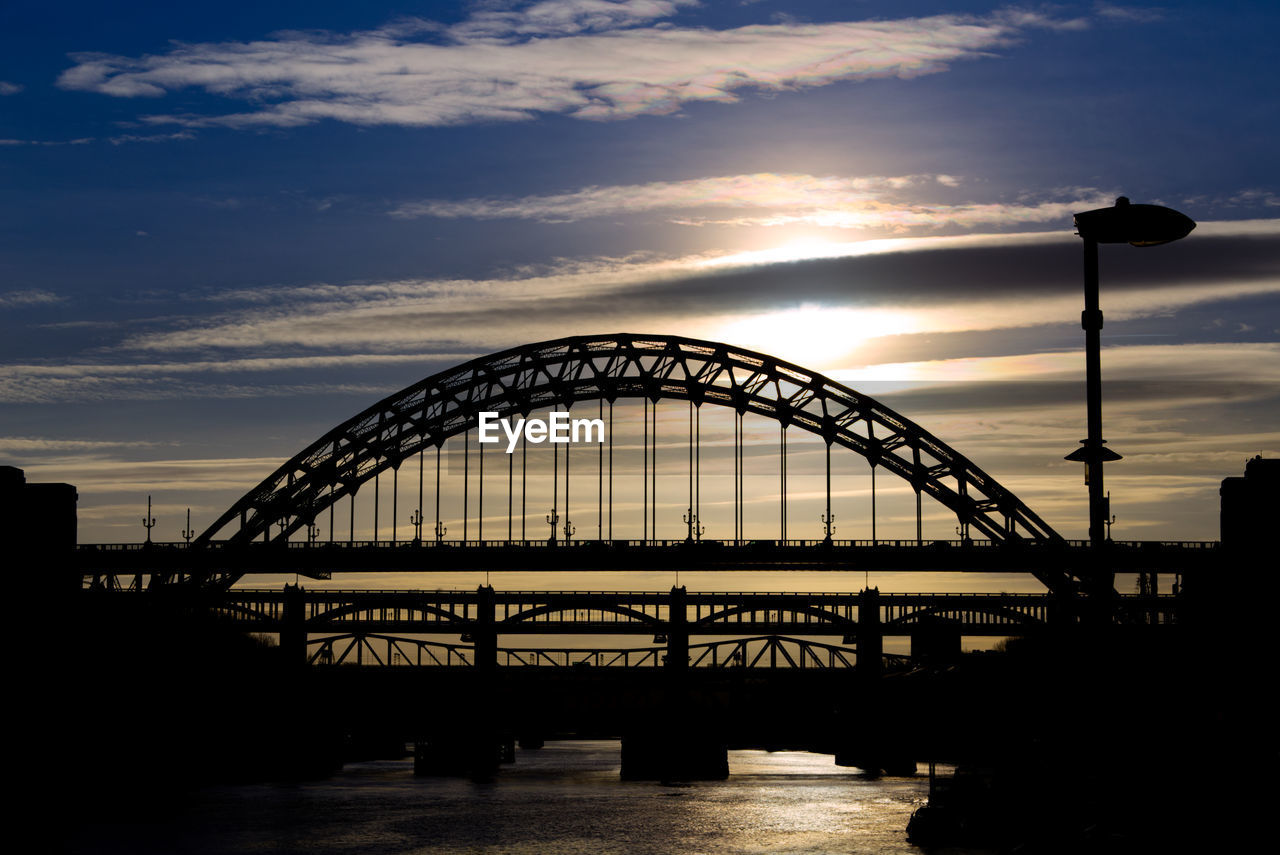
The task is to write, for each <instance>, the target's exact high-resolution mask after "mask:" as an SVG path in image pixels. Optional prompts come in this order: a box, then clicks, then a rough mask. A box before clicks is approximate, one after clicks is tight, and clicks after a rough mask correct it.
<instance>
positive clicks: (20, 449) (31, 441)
mask: <svg viewBox="0 0 1280 855" xmlns="http://www.w3.org/2000/svg"><path fill="white" fill-rule="evenodd" d="M156 445H159V443H155V442H142V441H139V442H116V441H110V440H94V439H49V438H45V437H27V436H0V454H8V455H18V454H22V455H27V454H50V453H56V452H64V451H104V450H107V449H118V448H151V447H154V446H156Z"/></svg>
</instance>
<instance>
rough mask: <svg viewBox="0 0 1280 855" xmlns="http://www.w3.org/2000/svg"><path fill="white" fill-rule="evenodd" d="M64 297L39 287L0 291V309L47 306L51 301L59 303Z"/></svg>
mask: <svg viewBox="0 0 1280 855" xmlns="http://www.w3.org/2000/svg"><path fill="white" fill-rule="evenodd" d="M65 299H67V298H66V297H61V296H59V295H57V294H55V293H53V292H52V291H45V290H43V289H41V288H32V289H29V290H25V291H0V309H20V308H26V307H27V306H47V305H50V304H52V303H61V302H62V301H63V300H65Z"/></svg>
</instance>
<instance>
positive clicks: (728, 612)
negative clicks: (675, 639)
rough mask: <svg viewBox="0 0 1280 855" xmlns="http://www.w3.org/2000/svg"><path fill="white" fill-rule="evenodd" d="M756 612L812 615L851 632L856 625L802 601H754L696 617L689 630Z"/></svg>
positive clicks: (825, 622)
mask: <svg viewBox="0 0 1280 855" xmlns="http://www.w3.org/2000/svg"><path fill="white" fill-rule="evenodd" d="M757 612H777V613H779V614H786V615H790V616H791V617H792V618H798V617H800V616H802V615H803V616H806V617H813V618H817V619H818V620H819V622H821V623H824V624H829V625H831V626H836V627H842V628H844V629H845V630H847V631H848V632H852V631H854V630H855V629H857V627H858V623H857V621H852V620H849V619H848V618H846V617H843V616H841V615H839V614H836V613H835V612H833V611H830V610H829V609H824V608H822V607H821V606H810V605H806V604H804V603H796V604H794V605H792V604H788V605H782V606H779V605H760V604H755V603H748V604H746V605H741V606H730V607H728V608H723V609H720V610H719V611H716V612H712V613H711V614H708V615H705V616H703V617H702V618H700V619H698V620H697V621H693V622H691V623H690V624H689V627H690V631H691V632H694V633H695V634H696V632H697V629H698V628H699V627H708V626H712V625H716V624H722V623H728V622H730V621H731V620H732V619H733V618H734V617H736V616H738V615H744V614H750V615H754V614H756V613H757ZM797 622H799V621H797Z"/></svg>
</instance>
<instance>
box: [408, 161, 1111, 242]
mask: <svg viewBox="0 0 1280 855" xmlns="http://www.w3.org/2000/svg"><path fill="white" fill-rule="evenodd" d="M961 183H962V181H961V179H959V178H957V177H955V176H951V175H902V176H861V177H840V176H815V175H804V174H774V173H755V174H751V175H725V176H716V177H711V178H695V179H689V180H686V181H654V182H649V183H647V184H625V185H613V186H606V187H585V188H582V189H580V190H575V191H572V192H569V193H559V194H553V195H544V196H525V197H521V198H516V199H501V198H476V199H460V200H444V199H429V200H424V201H421V202H410V203H405V204H402V205H400V206H399V207H397V208H395V209H394V210H392V211H391V212H390V213H391V215H392V216H393V217H398V218H401V219H410V218H414V217H442V218H450V219H456V218H472V219H527V220H540V221H543V222H573V221H577V220H584V219H589V218H593V217H613V216H619V215H626V214H640V213H648V212H666V213H667V214H668V216H669V218H670V219H671V220H672V221H673V222H677V223H681V224H686V225H734V226H783V225H795V224H805V225H814V226H826V227H837V228H846V229H886V228H887V229H890V230H894V231H902V230H905V229H908V228H912V227H929V228H936V227H938V226H944V225H954V226H962V227H971V226H977V225H984V226H992V225H996V226H1002V225H1021V224H1026V223H1036V222H1049V221H1052V220H1066V219H1069V218H1070V217H1071V215H1072V213H1073V212H1075V211H1080V210H1085V209H1088V208H1092V207H1100V206H1103V205H1108V204H1111V202H1112V201H1113V200H1114V199H1115V195H1116V194H1115V193H1113V192H1103V191H1100V190H1096V189H1092V188H1066V189H1063V190H1059V191H1056V192H1055V193H1053V194H1046V195H1052V196H1053V197H1054V198H1049V199H1041V200H1034V201H1032V200H1025V199H1022V200H1012V201H1007V202H966V203H944V202H921V201H919V200H920V198H921V197H922V196H928V195H930V194H932V195H935V196H936V195H937V194H938V192H939V191H954V189H955V188H957V187H958V186H959V185H960V184H961ZM738 210H750V211H752V212H753V213H750V214H746V215H732V216H731V215H728V212H731V211H738ZM697 212H702V213H697ZM716 212H719V213H716Z"/></svg>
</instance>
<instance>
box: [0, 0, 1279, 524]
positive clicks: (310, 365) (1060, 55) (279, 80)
mask: <svg viewBox="0 0 1280 855" xmlns="http://www.w3.org/2000/svg"><path fill="white" fill-rule="evenodd" d="M1277 32H1280V7H1277V6H1276V5H1275V4H1273V3H1265V2H1257V3H1229V2H1228V3H1216V4H1204V3H1143V4H1140V5H1118V4H1110V3H1056V4H1031V5H1003V4H1000V3H946V4H939V3H927V2H893V3H888V2H822V1H821V0H812V2H804V0H788V2H774V0H755V2H751V0H742V2H712V0H702V1H701V2H697V0H616V2H615V0H543V2H534V3H519V2H498V0H494V2H474V3H382V4H379V3H363V4H351V3H337V2H314V0H311V2H306V3H303V2H282V3H275V4H269V5H268V6H267V7H265V8H264V7H263V6H262V5H261V4H247V3H239V2H224V3H220V4H217V5H216V6H208V7H205V6H199V5H193V4H172V3H141V2H139V3H130V4H86V3H75V2H71V3H64V4H59V5H58V6H56V7H50V6H48V4H39V3H35V2H26V0H10V2H8V3H6V4H5V5H4V7H3V9H0V47H2V48H3V49H2V50H0V199H2V200H3V204H0V464H8V465H14V466H18V467H21V468H23V469H25V470H26V472H27V477H28V480H30V481H65V482H69V483H73V484H76V485H77V486H78V488H79V492H80V504H79V509H80V540H81V541H82V542H125V541H139V540H141V539H142V538H143V536H144V535H145V533H146V532H145V531H144V529H143V528H142V526H141V524H140V523H141V520H142V517H143V515H144V513H145V510H146V499H147V496H148V495H150V496H152V498H153V502H154V508H153V512H154V513H155V515H156V516H157V518H158V520H159V523H158V528H157V530H156V531H155V533H154V535H153V536H154V537H155V538H156V539H159V540H176V539H179V531H180V530H181V529H182V528H183V527H185V523H186V520H185V510H186V509H187V508H190V509H191V515H192V525H193V526H195V528H196V530H197V531H200V530H202V529H203V528H204V527H205V526H206V525H208V524H209V523H210V522H212V520H213V519H214V518H216V517H217V516H218V515H219V513H221V511H222V510H224V509H225V508H227V507H228V506H230V505H231V504H232V503H233V502H234V501H235V499H236V498H238V497H239V496H240V495H241V494H242V493H244V492H245V491H247V490H248V489H249V488H250V487H252V486H253V485H255V484H256V483H257V482H258V481H260V480H261V479H262V478H264V477H266V476H267V475H268V474H270V472H271V471H273V470H274V469H275V467H276V466H277V465H279V464H280V463H281V462H283V461H284V460H285V459H287V458H288V457H290V456H291V455H292V454H293V453H295V452H296V451H298V450H300V449H301V448H303V447H304V446H306V445H307V444H308V443H310V442H311V441H312V440H313V439H315V438H317V437H318V436H320V435H321V434H323V433H324V432H325V431H327V430H328V429H329V428H331V427H333V426H334V425H336V424H338V423H340V422H342V421H344V420H345V419H346V418H348V417H349V416H351V415H353V414H355V413H356V412H358V411H360V410H362V409H364V408H365V407H367V406H368V405H370V404H371V403H373V402H375V401H376V400H378V399H379V398H381V397H383V396H385V395H388V394H390V393H392V392H394V391H396V390H397V389H400V388H403V387H404V386H407V385H409V384H411V383H413V382H415V381H416V380H418V379H420V378H423V377H426V376H428V375H431V374H434V373H436V372H438V371H441V370H444V369H446V368H449V367H451V366H454V365H456V364H458V363H460V362H462V361H464V360H466V359H470V358H473V357H476V356H480V355H483V354H487V353H491V352H494V351H497V350H501V349H503V348H506V347H511V346H515V345H520V344H524V343H528V342H535V341H541V340H546V339H551V338H556V337H559V336H562V335H568V334H598V333H609V332H619V331H626V332H638V333H649V334H674V335H685V336H692V337H696V338H704V339H710V340H714V341H725V342H729V343H732V344H735V345H738V346H741V347H746V348H752V349H756V350H761V351H764V352H767V353H770V354H773V355H775V356H777V357H780V358H783V359H786V360H790V361H792V362H795V363H798V364H800V365H802V366H805V367H807V368H810V369H812V370H815V371H820V372H823V373H825V374H827V375H828V376H830V377H833V378H835V379H837V380H840V381H842V382H844V383H847V384H848V385H851V386H853V387H854V388H856V389H858V390H859V391H862V392H865V393H866V394H869V395H872V396H874V397H877V398H878V399H880V400H882V401H884V402H885V403H886V404H887V405H888V406H890V407H893V408H894V409H896V410H897V411H899V412H901V413H903V414H904V415H906V416H908V417H909V418H911V419H913V420H914V421H916V422H917V423H919V424H921V425H923V426H924V427H926V428H927V429H928V430H930V431H931V432H933V433H934V434H935V435H937V436H938V437H940V438H941V439H943V440H944V441H945V442H947V443H948V444H950V445H951V446H952V447H953V448H956V449H958V450H959V451H961V452H962V453H964V454H965V455H967V456H968V457H969V458H971V459H972V460H973V461H974V462H975V463H977V464H978V465H979V466H981V467H982V468H983V469H985V470H986V471H988V472H989V473H991V474H992V475H993V476H995V477H996V478H997V479H998V480H1000V481H1001V483H1003V484H1005V485H1006V486H1008V487H1010V488H1011V489H1013V490H1014V491H1015V492H1016V493H1018V495H1019V496H1020V497H1021V498H1023V500H1024V501H1026V502H1027V503H1028V504H1029V505H1030V506H1031V507H1032V508H1034V509H1035V510H1036V511H1037V512H1038V513H1040V515H1041V516H1042V517H1044V518H1045V519H1046V520H1047V521H1048V522H1049V523H1050V524H1051V525H1053V526H1054V527H1055V528H1056V529H1057V530H1058V531H1059V532H1061V533H1062V534H1064V535H1065V536H1067V537H1083V536H1085V528H1086V519H1087V513H1086V509H1085V494H1084V486H1083V484H1082V472H1081V471H1080V468H1081V467H1080V466H1079V464H1071V463H1067V462H1066V461H1064V460H1063V459H1062V458H1063V457H1064V456H1065V455H1066V454H1068V453H1069V452H1071V451H1072V450H1073V449H1074V448H1075V447H1077V445H1078V441H1079V439H1080V438H1081V437H1082V436H1083V434H1084V422H1085V417H1084V404H1083V398H1084V395H1083V353H1082V346H1083V334H1082V332H1081V330H1080V327H1079V312H1080V308H1081V303H1082V297H1081V286H1080V275H1081V274H1080V271H1081V251H1080V246H1079V243H1080V240H1079V238H1078V237H1076V236H1075V235H1074V234H1073V229H1072V215H1073V214H1074V213H1077V212H1080V211H1085V210H1090V209H1094V208H1099V207H1105V206H1108V205H1110V204H1112V203H1113V201H1114V200H1115V198H1116V197H1117V196H1119V195H1122V194H1123V195H1127V196H1129V197H1130V198H1131V199H1133V201H1134V202H1146V203H1154V204H1163V205H1167V206H1171V207H1174V208H1176V209H1178V210H1180V211H1183V212H1184V213H1186V214H1187V215H1188V216H1190V217H1192V218H1193V219H1194V220H1196V221H1197V223H1198V227H1197V228H1196V230H1195V231H1194V232H1193V233H1192V234H1191V235H1190V236H1189V237H1187V238H1186V239H1185V240H1182V241H1179V242H1177V243H1173V244H1169V245H1166V246H1161V247H1155V248H1141V249H1136V248H1132V247H1128V246H1105V247H1103V249H1102V253H1101V281H1102V308H1103V311H1104V313H1105V316H1106V327H1105V329H1104V330H1103V346H1104V351H1103V380H1104V390H1103V396H1104V419H1105V435H1106V437H1107V438H1108V440H1109V446H1110V447H1111V448H1113V449H1115V450H1116V451H1118V452H1119V453H1121V454H1122V455H1124V460H1123V461H1121V462H1119V463H1115V464H1112V465H1109V467H1108V474H1107V479H1108V480H1107V485H1108V488H1109V489H1110V490H1111V492H1112V510H1113V512H1114V513H1115V515H1116V522H1115V525H1114V529H1113V534H1114V536H1115V537H1116V538H1117V539H1214V538H1216V537H1217V534H1218V496H1217V490H1218V484H1219V482H1220V481H1221V479H1222V478H1224V477H1227V476H1232V475H1239V474H1241V473H1242V471H1243V466H1244V463H1245V461H1246V460H1247V459H1248V458H1250V457H1253V456H1254V455H1258V454H1262V455H1264V456H1277V455H1280V431H1277V422H1278V416H1280V252H1278V250H1280V167H1278V166H1277V162H1276V158H1275V145H1276V143H1275V141H1276V139H1277V137H1278V135H1280V111H1278V109H1277V105H1280V74H1276V73H1275V68H1274V41H1275V34H1276V33H1277ZM681 412H682V411H680V410H679V406H678V405H676V404H672V405H671V408H670V410H669V412H666V413H664V414H663V416H662V418H664V419H668V420H670V421H671V423H672V424H673V425H678V424H679V423H680V419H681V418H683V416H682V415H681ZM627 418H629V419H630V421H629V422H627V423H628V424H630V425H632V426H634V424H635V423H636V420H637V419H638V418H639V415H638V413H633V414H630V415H629V416H627ZM717 424H719V423H718V422H716V421H715V419H714V418H711V419H708V422H707V430H708V431H709V432H710V433H709V434H708V440H707V441H708V446H709V447H711V448H714V447H716V445H717V443H718V442H720V443H722V441H724V438H725V437H728V436H729V434H728V433H727V431H728V428H727V426H726V425H727V424H728V423H727V421H726V422H725V424H724V425H720V426H719V427H717ZM716 431H720V433H719V434H717V433H716ZM751 436H752V441H753V443H754V444H756V445H758V446H759V447H760V449H761V453H763V449H764V447H765V445H766V444H767V443H770V442H772V441H773V439H772V437H773V434H770V433H768V430H767V426H764V425H757V426H755V427H753V428H752V434H751ZM717 437H718V439H717ZM806 448H807V446H804V445H803V443H801V444H800V445H799V446H797V449H796V450H797V453H798V454H800V455H802V456H801V457H800V458H799V459H798V460H799V462H797V463H796V464H795V467H796V468H795V470H794V471H795V472H797V473H799V474H797V475H796V476H795V477H797V478H800V479H802V480H801V481H799V482H796V483H798V484H800V487H799V489H801V490H802V491H803V490H804V489H806V488H805V486H804V482H803V478H805V477H816V473H817V472H818V471H819V469H818V465H819V464H818V463H817V462H816V461H818V460H819V455H818V451H817V449H818V448H819V447H818V446H814V447H813V448H808V450H807V452H806ZM673 456H674V455H673ZM855 462H856V461H855ZM855 462H848V461H846V462H842V463H841V464H840V465H841V466H844V467H846V470H847V471H846V474H845V475H843V476H841V478H840V479H839V482H838V484H837V488H836V490H837V495H838V498H839V500H840V502H842V503H843V504H841V506H840V508H839V510H838V516H839V517H840V521H839V523H838V528H839V532H838V534H837V536H847V537H864V536H868V533H867V531H866V529H867V519H866V508H865V507H864V506H865V504H866V502H865V499H866V484H865V483H864V477H863V476H864V475H865V465H863V467H862V469H857V467H855V465H854V463H855ZM491 465H492V464H491ZM855 469H856V472H855ZM806 473H807V474H806ZM755 481H756V483H755V484H751V485H749V488H748V489H749V490H750V492H751V495H750V496H749V501H751V502H754V503H755V505H756V507H755V509H754V510H753V511H752V514H753V517H752V518H753V519H757V518H758V520H759V525H760V526H761V527H762V530H763V527H764V526H766V525H773V524H774V523H772V522H769V521H770V520H773V519H775V518H776V512H775V511H773V510H771V508H772V507H774V505H771V504H770V503H771V502H776V498H777V497H776V493H777V489H776V485H772V482H770V481H769V480H768V476H767V473H764V472H761V473H760V475H759V477H758V478H756V479H755ZM814 483H816V482H814ZM810 487H812V484H810ZM881 487H882V488H884V489H886V490H887V491H888V493H887V494H886V496H888V498H886V499H885V500H884V501H885V502H887V504H886V505H883V506H882V511H883V513H884V516H883V518H882V519H881V520H880V525H881V526H882V528H881V532H882V534H881V536H894V535H898V536H903V537H906V536H909V532H912V533H913V530H914V520H913V518H912V517H911V513H912V511H911V508H910V507H909V502H910V495H909V491H907V489H906V487H905V486H903V485H900V486H899V487H898V488H897V490H898V492H897V494H896V496H897V498H893V496H894V495H895V493H894V490H895V487H894V486H893V485H887V486H886V485H884V484H882V485H881ZM814 489H816V488H814ZM711 491H712V492H714V488H711ZM815 495H816V493H815V492H814V490H813V489H811V490H810V492H809V494H807V498H806V497H801V498H799V499H797V500H796V501H797V502H798V503H799V504H798V505H796V508H797V509H796V510H795V511H794V513H795V514H796V516H794V517H793V519H794V522H793V523H792V524H791V528H790V529H789V531H790V533H791V536H793V537H794V536H810V537H820V536H821V526H820V524H819V523H818V522H817V521H816V509H817V505H816V504H814V503H815V502H816V499H815V498H814V496H815ZM669 498H670V501H669V502H668V504H669V505H670V507H669V508H666V509H665V510H669V511H670V513H665V511H664V517H663V519H664V522H663V523H662V525H663V526H664V527H669V528H670V529H671V536H677V535H678V534H679V531H678V529H679V521H678V514H679V512H681V511H683V510H684V504H683V503H682V501H683V500H682V499H681V498H680V497H679V496H671V497H669ZM415 500H416V497H415ZM806 501H807V502H809V504H805V502H806ZM894 502H897V503H898V504H897V505H894ZM401 507H404V506H403V505H402V506H401ZM410 507H411V506H410ZM720 512H723V513H722V514H721V516H722V517H723V518H724V519H729V517H728V516H727V514H728V512H727V511H725V510H724V504H723V503H720V505H719V507H718V510H717V509H712V510H709V511H708V512H707V514H706V517H707V519H708V521H709V523H710V524H712V525H713V526H719V528H718V529H715V530H713V531H712V532H711V533H709V534H708V535H707V536H708V537H712V536H715V535H716V534H717V533H719V536H727V534H726V533H723V532H720V529H723V528H724V527H725V525H726V524H725V523H724V522H723V520H721V519H719V518H718V517H717V516H716V514H717V513H720ZM538 513H539V514H541V508H539V510H538ZM926 513H927V525H928V528H929V533H930V535H931V536H933V537H943V536H954V535H953V534H952V531H951V527H952V526H953V524H954V519H951V520H950V521H948V519H947V515H946V514H945V513H943V512H942V510H941V509H940V508H935V509H927V510H926ZM401 515H402V516H403V514H401ZM454 516H455V517H456V516H457V514H454ZM441 517H442V519H445V520H446V521H448V520H449V512H445V513H442V514H441ZM537 519H539V520H540V519H541V517H540V516H539V517H537ZM502 521H503V522H505V513H504V515H503V520H502ZM453 523H454V524H456V523H457V520H456V519H455V520H453ZM491 524H496V523H491ZM401 525H402V526H403V522H401ZM729 525H731V523H729ZM360 526H361V529H362V531H366V532H371V531H372V529H371V527H370V526H371V521H369V520H366V519H364V518H363V517H362V518H361V521H360ZM811 529H812V531H810V530H811ZM664 530H665V529H664ZM886 533H888V534H886ZM400 536H403V528H402V529H401V534H400Z"/></svg>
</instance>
